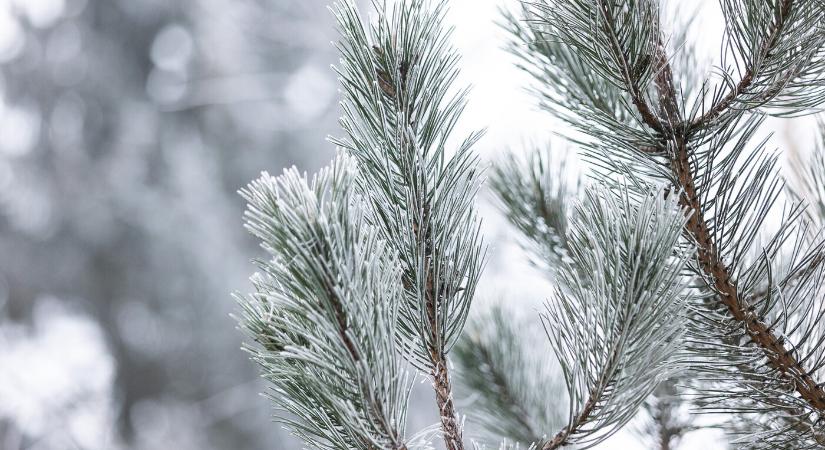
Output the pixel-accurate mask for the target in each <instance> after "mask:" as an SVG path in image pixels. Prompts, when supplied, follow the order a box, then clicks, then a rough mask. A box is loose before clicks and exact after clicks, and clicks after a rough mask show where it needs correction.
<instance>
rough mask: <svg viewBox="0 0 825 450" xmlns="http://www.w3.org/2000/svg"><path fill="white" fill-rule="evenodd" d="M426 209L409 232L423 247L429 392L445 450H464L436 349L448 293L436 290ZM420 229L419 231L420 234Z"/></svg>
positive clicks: (447, 380) (449, 386)
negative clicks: (427, 329) (435, 406)
mask: <svg viewBox="0 0 825 450" xmlns="http://www.w3.org/2000/svg"><path fill="white" fill-rule="evenodd" d="M429 215H430V210H429V206H428V205H427V204H425V205H424V207H423V214H422V217H421V222H422V223H421V224H415V223H414V225H413V232H414V233H415V236H416V238H418V240H419V241H420V240H422V238H423V241H424V242H423V244H424V258H425V261H426V263H425V271H426V273H425V276H426V285H425V289H424V300H425V313H426V315H427V321H428V322H429V329H430V345H429V358H430V363H431V365H432V369H431V372H430V375H431V376H432V377H433V389H434V390H435V401H436V405H437V406H438V413H439V416H440V419H441V431H442V434H443V437H444V444H445V445H446V446H447V450H464V438H463V436H462V433H461V424H460V423H459V422H458V414H456V410H455V404H454V403H453V390H452V384H451V383H450V372H449V368H448V366H447V363H448V361H447V355H446V354H445V353H444V349H443V345H439V346H436V343H437V342H439V341H440V336H439V332H438V328H439V324H438V311H439V310H440V309H441V307H442V302H443V301H444V298H445V296H446V295H449V292H445V291H441V292H439V289H438V287H437V284H438V283H436V280H435V277H436V276H437V275H436V274H435V273H434V272H433V268H432V262H433V260H434V259H435V258H434V255H435V253H436V249H435V248H434V247H433V245H432V230H431V228H430V220H429V219H430V218H429ZM422 228H423V232H422Z"/></svg>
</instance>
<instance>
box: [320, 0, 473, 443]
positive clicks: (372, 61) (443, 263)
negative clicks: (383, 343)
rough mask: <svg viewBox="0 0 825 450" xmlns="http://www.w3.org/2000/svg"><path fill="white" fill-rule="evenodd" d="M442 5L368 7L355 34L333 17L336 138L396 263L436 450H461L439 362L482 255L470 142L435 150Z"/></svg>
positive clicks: (443, 67)
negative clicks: (433, 417)
mask: <svg viewBox="0 0 825 450" xmlns="http://www.w3.org/2000/svg"><path fill="white" fill-rule="evenodd" d="M445 4H446V3H445V2H443V1H437V2H435V3H434V4H432V5H431V4H430V2H413V1H402V2H400V3H399V4H397V5H395V6H394V7H391V8H390V7H387V6H386V5H385V4H383V3H379V2H377V1H376V2H374V5H375V7H376V9H377V10H378V13H379V14H378V21H377V23H375V24H370V25H366V26H365V25H364V24H363V23H362V21H361V19H360V17H359V16H358V13H357V11H356V10H355V8H354V6H352V4H351V3H350V2H342V3H339V5H338V7H337V8H336V9H335V13H336V16H337V18H338V23H339V28H340V30H341V34H342V41H341V42H340V44H339V48H340V50H341V53H342V60H341V66H340V67H339V68H338V73H339V75H340V80H341V83H342V87H343V94H344V101H343V108H344V117H343V118H342V120H341V125H342V127H343V129H344V131H345V132H346V134H347V138H346V139H342V140H336V141H335V142H336V143H337V144H338V145H339V146H341V147H342V148H344V149H345V150H346V151H347V152H349V153H350V154H352V155H353V156H354V157H355V158H356V159H357V160H358V163H359V167H360V168H361V176H360V177H359V179H358V183H359V187H360V189H361V191H362V192H363V193H364V195H365V196H366V197H367V198H368V199H369V201H370V202H371V204H372V211H373V215H372V216H371V217H370V221H371V222H372V223H373V224H374V225H375V226H376V227H378V228H379V229H380V230H381V232H382V236H383V237H384V239H385V240H386V242H387V243H388V244H389V245H391V246H392V247H393V249H394V250H395V251H396V253H397V254H398V255H399V258H400V261H401V264H402V267H403V269H404V272H403V275H402V283H403V285H404V288H405V295H404V297H405V299H404V300H405V301H404V302H403V305H402V307H401V318H402V324H401V327H400V328H399V333H398V341H399V344H400V345H401V346H402V347H403V348H404V349H405V351H406V352H407V353H408V354H409V355H410V358H412V362H413V364H415V365H416V367H418V368H419V369H421V370H423V371H425V372H426V373H429V374H430V376H431V378H432V380H433V388H434V390H435V394H436V403H437V406H438V410H439V414H440V416H441V425H442V432H443V436H444V440H445V443H446V445H447V448H448V449H450V450H454V449H455V450H458V449H463V445H464V444H463V439H462V431H461V426H460V422H459V417H458V414H457V412H456V411H455V405H454V402H453V394H452V385H451V379H450V373H449V361H448V354H449V351H450V349H451V347H452V346H453V344H454V343H455V342H456V340H457V339H458V337H459V335H460V333H461V330H462V328H463V326H464V322H465V321H466V317H467V312H468V311H469V307H470V303H471V301H472V298H473V295H474V292H475V286H476V283H477V282H478V277H479V275H480V272H481V266H482V260H483V253H484V250H483V247H482V244H481V238H480V235H479V224H478V220H477V218H476V214H475V212H474V209H473V206H472V202H473V198H474V196H475V193H476V192H477V190H478V186H479V183H480V178H479V177H480V171H479V170H477V169H476V165H477V158H476V157H475V156H473V155H472V154H471V153H470V147H471V146H472V145H473V143H474V142H475V141H476V140H477V139H478V138H479V137H480V134H473V135H471V136H469V137H468V138H467V139H466V140H465V141H464V142H463V143H462V144H461V145H460V147H459V148H458V150H457V151H456V152H455V154H454V155H453V156H448V153H447V149H446V142H447V140H448V138H449V137H450V135H451V132H452V130H453V127H454V126H455V123H456V121H457V120H458V117H459V115H460V113H461V111H462V109H463V107H464V104H465V101H464V95H465V92H464V91H461V92H459V93H458V94H456V95H453V94H451V87H452V82H453V80H454V79H455V77H456V74H457V69H456V62H457V58H458V57H457V55H456V53H455V51H454V50H453V49H452V48H451V47H450V46H449V42H448V39H449V31H448V30H446V29H445V28H444V27H443V25H442V21H443V16H444V9H445Z"/></svg>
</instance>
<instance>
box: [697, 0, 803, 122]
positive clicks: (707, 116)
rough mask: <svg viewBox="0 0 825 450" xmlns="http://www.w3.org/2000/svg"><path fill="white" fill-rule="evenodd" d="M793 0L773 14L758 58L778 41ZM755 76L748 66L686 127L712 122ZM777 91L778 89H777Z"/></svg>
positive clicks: (761, 57) (754, 70) (748, 86)
mask: <svg viewBox="0 0 825 450" xmlns="http://www.w3.org/2000/svg"><path fill="white" fill-rule="evenodd" d="M793 3H794V0H784V1H783V2H782V4H781V5H780V8H779V13H778V14H777V15H776V16H775V20H774V22H773V23H772V24H771V28H770V31H769V33H768V39H766V40H765V42H764V43H763V44H762V46H761V49H760V58H758V59H760V60H761V59H764V58H765V57H766V56H768V55H769V54H770V52H771V50H773V48H774V47H775V46H776V44H777V43H778V42H779V37H780V36H781V34H782V31H783V30H784V29H785V24H786V21H787V20H788V16H789V15H790V13H791V10H792V8H793ZM756 76H757V71H756V68H754V67H748V68H747V69H746V70H745V74H744V76H743V77H742V79H741V80H739V83H737V84H736V86H735V87H734V88H733V90H732V91H730V92H729V93H728V95H726V96H725V97H724V98H722V99H721V100H720V101H719V102H718V103H716V104H715V105H713V106H712V107H711V108H710V109H709V110H708V111H706V112H705V113H704V114H702V115H701V116H700V117H697V118H696V119H694V120H693V121H691V122H690V123H689V124H687V125H686V128H687V129H689V130H696V129H699V128H702V127H704V126H706V125H707V124H708V123H710V122H712V121H713V120H715V119H716V118H718V117H719V116H721V115H722V114H723V113H724V112H725V111H727V110H728V108H730V106H731V105H732V104H733V103H734V102H735V101H736V99H737V98H739V96H741V95H742V94H743V93H744V92H745V91H747V90H748V88H750V87H751V85H752V84H753V82H754V79H755V78H756ZM777 92H778V90H777Z"/></svg>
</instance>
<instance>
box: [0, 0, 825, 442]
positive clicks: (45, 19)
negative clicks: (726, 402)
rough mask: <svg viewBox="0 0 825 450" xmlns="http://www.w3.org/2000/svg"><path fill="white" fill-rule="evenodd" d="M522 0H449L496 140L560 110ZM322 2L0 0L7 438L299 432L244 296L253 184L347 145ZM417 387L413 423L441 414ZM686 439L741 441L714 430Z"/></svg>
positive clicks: (492, 282) (323, 159)
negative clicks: (544, 86)
mask: <svg viewBox="0 0 825 450" xmlns="http://www.w3.org/2000/svg"><path fill="white" fill-rule="evenodd" d="M362 3H363V4H365V5H364V6H368V5H366V3H368V2H362ZM513 3H514V2H513V1H509V2H508V1H505V0H502V1H498V0H480V1H472V0H455V1H453V2H451V5H452V6H451V9H450V16H449V22H451V23H453V24H455V26H456V31H455V35H454V43H455V44H456V46H457V47H458V48H459V50H460V52H461V53H462V54H463V60H462V70H463V72H462V78H461V80H460V81H461V83H463V84H472V85H473V86H474V89H473V91H472V93H471V97H470V98H471V102H470V107H469V108H468V109H467V112H466V114H465V116H464V122H463V123H462V125H461V129H460V130H459V131H460V132H464V131H469V130H472V129H478V128H483V127H487V128H488V134H487V136H486V137H485V139H484V140H483V141H482V142H481V143H480V144H479V146H478V151H479V152H481V154H482V156H483V157H484V159H485V160H491V159H495V158H496V156H497V154H499V153H500V152H502V151H503V150H504V149H506V148H514V149H522V148H527V147H528V145H527V144H530V143H543V142H547V141H548V140H552V139H551V137H550V136H551V132H552V131H554V130H556V131H557V130H558V128H557V127H558V126H559V125H558V123H557V122H555V121H554V120H553V119H551V118H550V117H549V116H548V115H546V114H544V113H541V112H538V111H536V110H535V108H534V106H533V105H534V101H533V99H532V98H531V97H530V96H529V95H528V94H526V93H525V92H524V91H523V88H524V87H525V86H527V85H528V82H529V81H528V80H527V78H526V77H524V76H523V75H522V74H520V73H519V72H518V71H516V69H515V68H513V66H512V64H510V63H511V61H512V60H511V59H510V57H509V56H508V55H507V54H506V53H505V52H504V51H503V50H502V48H501V47H502V45H503V43H504V34H503V33H502V31H501V30H499V29H498V28H497V27H496V26H495V20H497V17H498V12H497V8H498V7H499V6H508V5H512V4H513ZM327 4H328V1H327V0H178V1H174V2H170V1H166V0H140V1H136V0H0V449H3V450H6V449H8V450H17V449H119V448H129V449H132V448H133V449H167V448H168V449H172V448H174V449H293V448H299V446H298V444H297V443H296V442H295V441H294V440H292V439H291V438H290V437H289V436H288V435H287V433H286V432H284V431H282V430H281V429H280V427H279V426H278V425H276V424H274V423H273V422H272V421H271V415H272V411H271V408H270V405H269V403H268V401H267V400H266V399H264V398H263V397H261V396H260V395H258V393H260V392H262V391H264V390H265V386H264V385H263V384H262V383H261V382H260V381H259V378H258V374H257V371H256V368H255V367H254V366H253V365H252V364H251V363H250V362H249V361H248V360H247V358H246V355H245V354H244V353H243V352H241V351H240V350H239V347H240V343H241V340H242V335H241V333H240V332H239V331H238V330H236V328H235V322H234V320H233V319H231V318H230V317H229V314H230V313H232V312H233V311H235V310H236V307H235V304H234V302H233V300H232V298H231V296H230V294H231V293H232V292H233V291H246V290H248V289H249V288H250V286H249V284H248V283H247V281H246V279H247V276H248V275H249V274H250V273H251V272H252V271H253V266H252V265H251V264H250V263H249V260H250V259H251V258H253V257H255V256H257V255H259V254H260V252H259V250H258V249H257V247H256V243H255V242H254V240H253V239H251V237H249V236H247V234H246V233H245V231H244V230H243V228H242V226H241V214H242V211H243V207H244V204H243V202H242V201H241V199H240V197H239V196H238V195H237V194H236V191H237V190H238V189H239V188H241V187H242V186H244V185H245V184H246V183H247V182H249V181H250V180H252V179H253V178H254V177H256V176H257V175H258V174H259V173H260V172H261V171H262V170H268V171H269V172H271V173H278V172H280V171H281V169H282V168H284V167H287V166H292V165H296V166H298V167H299V168H300V169H302V170H306V171H309V172H313V171H315V170H317V169H318V168H319V167H321V166H323V165H324V164H326V163H327V162H328V160H329V159H330V157H331V156H332V154H333V152H334V148H333V147H332V146H331V145H330V144H329V143H327V142H326V141H325V138H326V137H327V136H328V135H338V134H339V132H338V128H337V125H336V120H337V117H338V115H339V107H338V91H337V82H336V79H335V75H334V73H333V71H332V69H331V68H330V65H331V64H335V62H336V61H337V56H336V52H335V49H334V47H333V45H332V44H331V41H333V40H335V39H337V36H336V31H335V28H334V24H333V22H332V18H331V15H330V14H329V12H328V11H327V9H326V6H327ZM712 14H713V13H711V15H710V16H709V17H708V18H706V20H707V21H709V22H708V23H713V22H712V21H713V20H714V19H713V16H712ZM702 28H703V37H702V38H703V39H707V40H709V41H710V40H716V39H718V37H719V36H720V35H721V29H720V31H719V32H718V33H717V32H714V31H713V30H714V29H719V27H716V26H703V27H702ZM708 30H710V32H708ZM707 51H708V54H709V55H711V56H712V54H713V52H714V48H712V46H711V47H709V48H708V50H707ZM783 126H784V125H783ZM799 129H800V130H803V132H802V133H799V132H797V131H798V130H797V131H788V130H789V129H788V128H780V130H785V131H786V132H785V133H784V134H783V135H782V136H798V137H797V139H798V140H797V141H794V142H790V141H786V142H785V143H786V144H788V145H797V144H798V143H800V142H801V143H802V144H807V143H808V142H811V140H810V134H809V133H808V134H806V133H807V132H805V130H807V128H806V127H805V126H800V128H799ZM460 134H461V133H460ZM780 139H782V137H781V136H780ZM557 145H558V148H559V151H566V148H565V144H563V143H559V144H557ZM479 202H480V205H479V208H480V210H481V212H482V215H483V217H484V221H485V222H484V224H485V225H484V226H485V234H486V237H487V240H488V242H490V243H491V258H490V263H489V264H488V266H487V269H486V274H485V277H484V281H483V285H482V287H481V289H479V292H480V293H482V294H481V297H482V298H479V299H478V302H479V303H478V304H479V306H478V307H484V304H485V303H487V302H493V301H500V300H502V299H505V300H506V301H508V302H514V303H519V304H524V305H525V306H524V308H525V309H526V310H527V311H533V310H534V309H533V308H534V307H535V305H538V304H540V302H541V301H542V300H543V298H544V296H545V295H546V294H545V293H546V292H548V291H547V289H548V288H549V285H548V283H547V281H545V279H544V278H543V277H542V276H541V275H540V274H537V273H536V272H534V271H533V269H531V268H530V267H529V265H528V264H527V262H526V257H525V256H524V255H523V254H522V252H521V251H520V250H519V249H518V246H517V245H515V243H514V242H513V239H512V238H511V237H509V236H510V235H511V234H512V232H511V230H510V229H508V228H507V226H506V225H505V223H504V221H503V219H502V218H501V217H500V215H499V214H498V213H497V212H496V210H495V208H494V207H493V206H491V201H490V198H489V196H487V195H484V196H482V198H481V199H480V200H479ZM505 293H506V295H505ZM422 386H423V388H422V389H421V392H417V393H416V394H415V398H414V401H413V408H412V411H411V413H410V416H411V417H410V424H409V427H408V428H409V430H410V431H411V432H414V431H417V430H420V429H421V428H424V427H425V426H427V425H429V424H431V423H434V422H435V415H434V411H433V410H434V407H433V405H432V402H431V399H430V397H431V394H430V393H429V392H428V389H429V387H428V386H427V385H426V384H423V385H422ZM628 436H629V435H627V434H622V435H619V436H618V437H616V438H614V439H613V440H611V441H610V442H609V443H608V444H605V446H604V448H627V447H625V446H626V445H628V444H627V443H628V442H630V443H632V442H633V440H632V437H628ZM689 447H690V448H699V447H703V448H704V449H705V450H711V449H713V448H724V446H723V445H721V444H720V443H719V441H718V436H716V437H714V436H713V435H710V436H708V437H705V438H703V437H702V436H699V437H698V438H693V439H692V440H691V444H690V445H689V446H685V447H684V448H689Z"/></svg>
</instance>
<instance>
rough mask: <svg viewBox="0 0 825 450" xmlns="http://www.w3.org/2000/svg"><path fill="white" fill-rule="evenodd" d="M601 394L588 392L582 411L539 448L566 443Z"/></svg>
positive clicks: (544, 449)
mask: <svg viewBox="0 0 825 450" xmlns="http://www.w3.org/2000/svg"><path fill="white" fill-rule="evenodd" d="M600 396H601V391H599V392H598V393H596V392H594V393H591V394H590V397H588V399H587V401H586V402H585V403H584V408H582V412H581V413H579V414H578V415H577V416H576V418H575V419H573V421H572V422H571V423H570V425H568V426H566V427H564V428H562V430H561V431H559V432H558V433H556V435H555V436H553V439H551V440H549V441H547V442H546V443H545V444H544V445H543V446H542V447H541V450H556V449H557V448H560V447H562V446H563V445H566V444H567V440H568V439H569V438H570V436H571V435H572V434H573V433H575V432H576V431H578V430H579V428H581V426H582V425H584V424H585V423H586V422H587V420H588V419H589V418H590V415H591V414H592V413H593V409H594V408H595V407H596V403H597V402H598V400H599V399H598V397H600Z"/></svg>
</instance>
